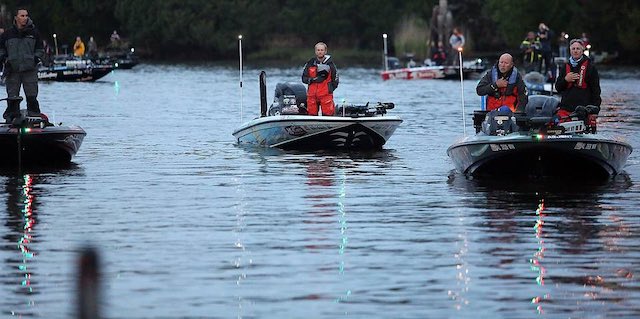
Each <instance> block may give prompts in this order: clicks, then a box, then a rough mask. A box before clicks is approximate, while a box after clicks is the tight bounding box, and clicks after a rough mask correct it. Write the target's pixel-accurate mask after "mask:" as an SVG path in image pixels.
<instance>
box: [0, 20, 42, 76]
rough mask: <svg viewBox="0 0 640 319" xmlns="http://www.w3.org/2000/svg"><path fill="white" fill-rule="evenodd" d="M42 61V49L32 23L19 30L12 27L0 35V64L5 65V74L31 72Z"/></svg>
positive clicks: (28, 22) (14, 26) (29, 21)
mask: <svg viewBox="0 0 640 319" xmlns="http://www.w3.org/2000/svg"><path fill="white" fill-rule="evenodd" d="M43 59H44V47H43V45H42V40H41V39H40V33H39V32H38V30H37V29H36V27H35V25H34V24H33V21H31V19H29V20H28V21H27V25H26V26H25V27H24V28H23V29H22V30H19V29H18V27H17V26H16V24H15V22H14V24H13V27H12V28H10V29H9V30H7V31H5V32H4V33H3V34H2V35H0V63H5V73H10V72H23V71H32V70H36V69H37V65H38V62H40V61H42V60H43Z"/></svg>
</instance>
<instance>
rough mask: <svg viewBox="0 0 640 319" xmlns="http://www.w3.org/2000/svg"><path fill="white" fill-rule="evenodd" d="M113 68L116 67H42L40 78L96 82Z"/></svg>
mask: <svg viewBox="0 0 640 319" xmlns="http://www.w3.org/2000/svg"><path fill="white" fill-rule="evenodd" d="M113 69H114V68H113V67H111V66H100V67H87V68H68V67H49V68H41V69H39V70H38V80H40V81H58V82H94V81H97V80H99V79H101V78H103V77H104V76H106V75H107V74H109V73H110V72H111V71H112V70H113Z"/></svg>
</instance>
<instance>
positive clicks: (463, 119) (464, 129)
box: [458, 47, 467, 136]
mask: <svg viewBox="0 0 640 319" xmlns="http://www.w3.org/2000/svg"><path fill="white" fill-rule="evenodd" d="M458 60H459V62H460V93H461V94H460V96H461V97H462V135H464V136H467V121H466V119H465V115H464V76H463V73H462V47H460V48H458Z"/></svg>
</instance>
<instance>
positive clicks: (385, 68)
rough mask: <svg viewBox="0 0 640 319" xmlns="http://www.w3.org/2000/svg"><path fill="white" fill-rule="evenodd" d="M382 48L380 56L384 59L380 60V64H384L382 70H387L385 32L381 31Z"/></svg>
mask: <svg viewBox="0 0 640 319" xmlns="http://www.w3.org/2000/svg"><path fill="white" fill-rule="evenodd" d="M382 43H383V44H382V48H383V49H382V50H383V54H382V58H383V59H384V61H382V65H383V66H384V70H385V71H388V70H389V63H388V62H387V56H388V52H387V34H386V33H383V34H382Z"/></svg>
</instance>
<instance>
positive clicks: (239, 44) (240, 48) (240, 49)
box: [238, 34, 242, 122]
mask: <svg viewBox="0 0 640 319" xmlns="http://www.w3.org/2000/svg"><path fill="white" fill-rule="evenodd" d="M238 52H239V55H240V122H242V34H241V35H238Z"/></svg>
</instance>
